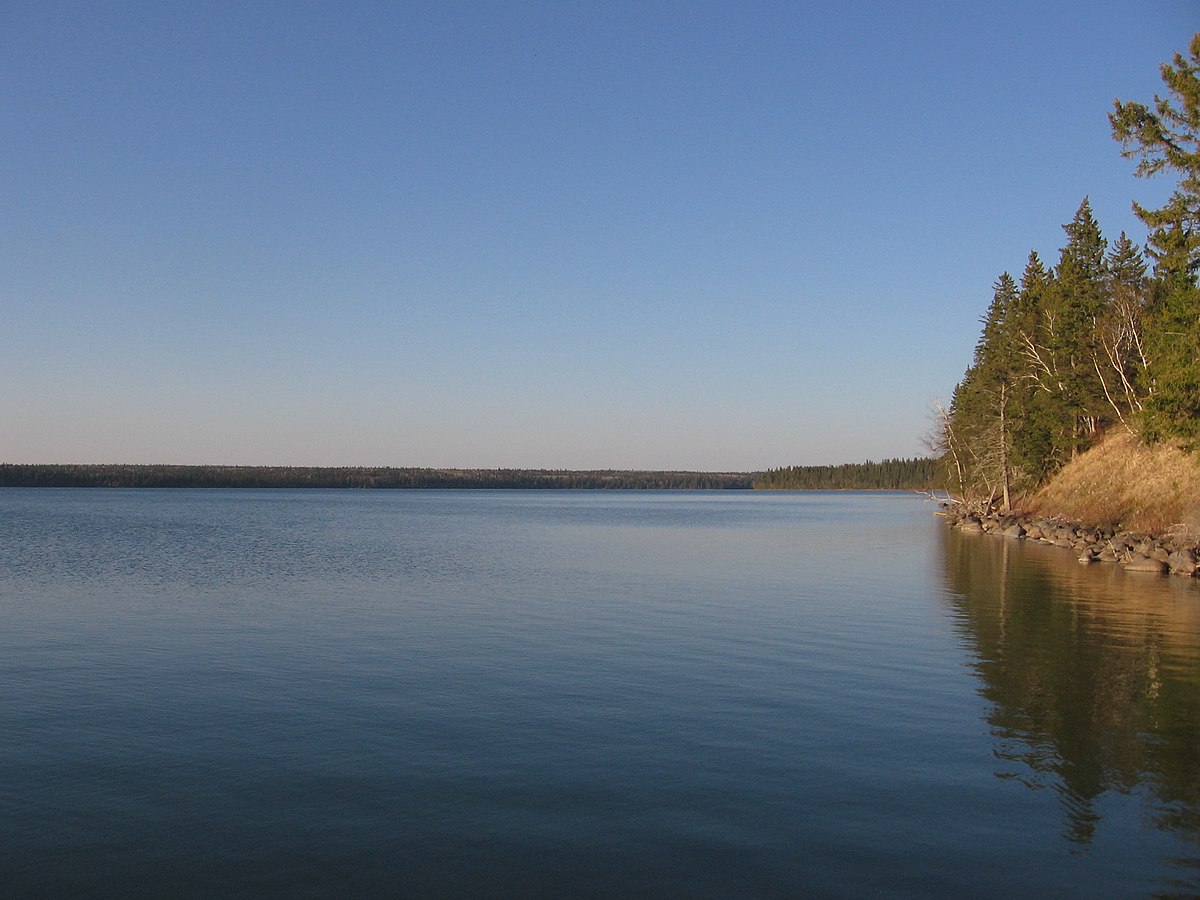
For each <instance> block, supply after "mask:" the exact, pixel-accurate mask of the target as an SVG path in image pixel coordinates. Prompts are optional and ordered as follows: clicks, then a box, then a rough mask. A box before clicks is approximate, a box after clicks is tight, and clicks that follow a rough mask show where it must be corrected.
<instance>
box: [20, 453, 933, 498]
mask: <svg viewBox="0 0 1200 900" xmlns="http://www.w3.org/2000/svg"><path fill="white" fill-rule="evenodd" d="M939 477H940V469H939V463H938V461H937V460H934V459H885V460H884V461H883V462H870V461H867V462H865V463H848V464H846V465H840V466H790V467H788V468H783V469H772V470H770V471H768V472H660V471H632V470H619V469H601V470H589V471H570V470H563V469H417V468H407V469H404V468H390V467H380V468H364V467H351V466H345V467H334V468H328V467H315V466H172V465H26V464H16V463H0V487H57V488H64V487H66V488H380V489H404V488H409V489H413V488H417V489H419V488H507V489H526V490H528V489H559V490H572V489H573V490H659V491H661V490H750V489H751V488H755V489H758V490H792V491H802V490H809V491H821V490H868V491H869V490H930V489H932V488H935V487H938V486H940V484H939V482H938V479H939Z"/></svg>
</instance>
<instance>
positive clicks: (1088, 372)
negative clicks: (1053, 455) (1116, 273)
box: [1050, 197, 1108, 456]
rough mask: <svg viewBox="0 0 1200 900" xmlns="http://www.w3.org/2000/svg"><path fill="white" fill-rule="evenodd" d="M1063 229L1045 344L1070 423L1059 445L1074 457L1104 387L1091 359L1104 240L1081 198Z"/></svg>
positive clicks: (1095, 425)
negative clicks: (1064, 441) (1050, 325)
mask: <svg viewBox="0 0 1200 900" xmlns="http://www.w3.org/2000/svg"><path fill="white" fill-rule="evenodd" d="M1063 231H1065V232H1066V233H1067V243H1066V245H1065V246H1064V247H1063V248H1062V252H1061V254H1060V256H1059V262H1058V266H1057V267H1056V268H1055V272H1054V275H1055V277H1054V290H1053V291H1052V292H1051V298H1052V303H1051V305H1052V309H1053V320H1054V333H1053V335H1052V336H1051V338H1050V348H1051V350H1052V352H1053V355H1054V357H1055V358H1056V360H1057V364H1058V370H1059V376H1060V384H1061V389H1062V393H1063V397H1062V400H1063V408H1064V410H1065V412H1066V413H1067V416H1068V417H1069V422H1070V433H1069V435H1068V436H1067V440H1068V444H1067V446H1066V448H1065V449H1066V450H1067V451H1068V452H1069V454H1070V455H1071V456H1074V455H1075V454H1077V453H1078V452H1079V451H1080V450H1083V449H1085V448H1086V447H1087V446H1088V444H1089V443H1090V442H1091V441H1092V440H1093V439H1094V437H1095V435H1096V433H1097V432H1098V431H1099V429H1100V428H1101V426H1102V424H1103V418H1104V416H1103V413H1104V409H1105V401H1104V391H1103V388H1102V387H1101V385H1100V380H1099V377H1098V376H1097V374H1096V371H1095V365H1094V359H1095V356H1096V352H1097V346H1096V326H1097V323H1098V322H1099V319H1100V316H1101V314H1102V312H1103V310H1104V287H1105V280H1106V277H1107V269H1106V266H1105V254H1106V252H1107V249H1108V245H1107V243H1106V242H1105V240H1104V236H1103V235H1102V234H1101V232H1100V225H1099V224H1098V223H1097V222H1096V217H1095V216H1094V215H1093V214H1092V205H1091V202H1090V201H1089V200H1088V198H1087V197H1084V198H1083V202H1082V203H1080V204H1079V209H1078V210H1077V211H1076V213H1075V217H1074V218H1073V219H1072V220H1071V221H1070V222H1068V223H1067V224H1066V225H1064V226H1063Z"/></svg>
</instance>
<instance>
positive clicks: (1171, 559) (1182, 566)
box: [1167, 550, 1196, 575]
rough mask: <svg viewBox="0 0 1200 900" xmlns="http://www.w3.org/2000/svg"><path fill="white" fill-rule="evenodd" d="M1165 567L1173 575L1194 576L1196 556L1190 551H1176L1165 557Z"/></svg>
mask: <svg viewBox="0 0 1200 900" xmlns="http://www.w3.org/2000/svg"><path fill="white" fill-rule="evenodd" d="M1167 567H1168V568H1169V569H1170V570H1171V574H1173V575H1195V574H1196V554H1195V553H1193V552H1192V551H1191V550H1178V551H1176V552H1175V553H1172V554H1171V555H1170V556H1168V557H1167Z"/></svg>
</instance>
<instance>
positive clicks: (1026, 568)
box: [942, 529, 1200, 890]
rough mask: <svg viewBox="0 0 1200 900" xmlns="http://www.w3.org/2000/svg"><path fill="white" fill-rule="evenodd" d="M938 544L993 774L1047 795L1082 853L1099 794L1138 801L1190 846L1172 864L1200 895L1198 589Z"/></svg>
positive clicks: (1060, 560)
mask: <svg viewBox="0 0 1200 900" xmlns="http://www.w3.org/2000/svg"><path fill="white" fill-rule="evenodd" d="M942 542H943V548H942V549H943V554H942V555H943V560H944V564H945V577H946V582H947V586H948V588H949V602H950V603H951V604H952V605H953V615H954V617H955V619H956V621H957V625H958V629H959V631H960V633H961V635H962V637H963V639H964V641H965V642H966V643H967V645H968V646H969V648H970V649H971V651H972V654H973V656H974V657H975V660H976V661H975V664H974V667H975V669H976V671H977V672H978V675H979V678H980V681H981V684H982V686H981V688H980V693H981V695H982V696H983V697H984V698H986V700H987V701H988V702H989V704H990V710H989V713H988V723H989V725H990V726H991V731H992V734H993V736H994V738H995V754H996V757H997V759H998V761H999V768H998V770H997V775H998V777H1001V778H1006V779H1012V780H1015V781H1018V782H1020V783H1022V784H1025V785H1026V786H1028V787H1029V788H1031V789H1036V790H1052V791H1055V792H1056V793H1057V794H1058V796H1059V799H1060V801H1061V804H1062V809H1063V814H1064V819H1065V836H1066V838H1067V839H1068V840H1070V841H1071V842H1073V843H1074V844H1076V845H1077V846H1079V847H1080V848H1086V847H1087V846H1088V845H1090V843H1091V842H1092V840H1093V837H1094V835H1095V832H1096V829H1097V826H1098V825H1099V824H1100V822H1101V820H1102V815H1101V813H1100V812H1098V811H1097V806H1098V803H1097V801H1098V800H1099V799H1100V798H1101V796H1102V795H1103V794H1105V793H1106V792H1108V791H1117V792H1120V793H1124V794H1133V795H1136V796H1141V797H1144V799H1145V800H1146V802H1147V804H1148V807H1149V810H1148V812H1149V814H1150V819H1151V820H1152V821H1153V823H1154V826H1155V827H1157V828H1160V829H1163V830H1165V831H1169V832H1172V833H1174V834H1175V835H1176V836H1177V837H1178V838H1180V839H1181V840H1182V841H1184V842H1185V844H1186V845H1188V846H1189V847H1190V848H1191V851H1190V854H1189V855H1190V857H1191V858H1190V859H1179V860H1174V861H1173V862H1175V864H1176V865H1177V866H1179V867H1180V868H1182V869H1183V870H1185V871H1186V870H1191V871H1190V876H1187V875H1185V878H1186V880H1187V881H1188V882H1189V885H1188V886H1186V887H1187V889H1189V890H1194V889H1196V888H1197V887H1200V875H1198V874H1197V873H1198V872H1200V584H1197V583H1196V581H1195V580H1192V579H1181V578H1166V577H1157V576H1144V575H1134V574H1131V573H1126V572H1124V571H1122V570H1120V569H1119V568H1117V567H1115V566H1107V565H1098V566H1083V565H1080V564H1079V563H1078V562H1076V561H1075V560H1074V558H1073V556H1072V555H1071V554H1070V553H1067V552H1065V551H1063V550H1060V549H1057V548H1050V547H1045V546H1042V545H1033V544H1025V543H1021V542H1016V541H1011V540H1005V539H1001V538H996V537H992V536H988V535H969V534H968V535H964V534H961V533H960V532H958V531H954V530H951V529H945V530H944V531H943V537H942ZM1184 887H1185V885H1183V884H1176V885H1175V888H1176V889H1179V888H1184Z"/></svg>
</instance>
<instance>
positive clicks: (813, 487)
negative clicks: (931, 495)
mask: <svg viewBox="0 0 1200 900" xmlns="http://www.w3.org/2000/svg"><path fill="white" fill-rule="evenodd" d="M941 486H942V465H941V462H940V460H936V459H922V458H915V459H885V460H884V461H883V462H872V461H871V460H867V461H866V462H864V463H846V464H844V465H840V466H789V467H787V468H785V469H770V470H768V471H766V472H764V473H763V474H761V475H759V476H758V477H757V478H755V479H754V487H755V488H756V489H757V490H763V491H905V490H909V491H930V490H935V489H937V488H940V487H941Z"/></svg>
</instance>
